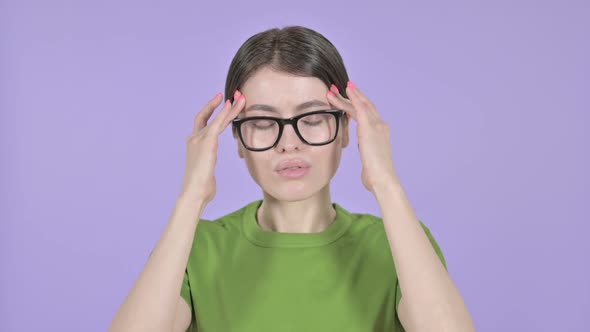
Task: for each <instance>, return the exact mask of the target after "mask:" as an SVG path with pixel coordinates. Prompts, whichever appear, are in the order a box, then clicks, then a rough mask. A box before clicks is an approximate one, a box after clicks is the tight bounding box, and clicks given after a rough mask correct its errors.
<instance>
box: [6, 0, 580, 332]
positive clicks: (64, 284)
mask: <svg viewBox="0 0 590 332" xmlns="http://www.w3.org/2000/svg"><path fill="white" fill-rule="evenodd" d="M589 7H590V6H589V4H588V2H585V1H552V2H548V1H543V2H540V1H518V2H515V1H501V2H498V1H495V2H493V3H488V4H474V3H473V2H468V1H466V2H465V3H458V2H449V1H446V2H444V4H442V3H436V2H435V3H431V4H428V5H426V4H417V3H411V4H410V3H402V2H395V3H391V2H385V1H384V2H383V4H376V3H361V2H360V1H356V2H354V3H346V4H345V3H344V2H342V1H296V2H291V3H290V4H287V3H282V2H281V4H279V2H277V1H248V2H234V3H228V2H218V3H214V2H207V3H202V2H199V1H191V2H188V1H182V2H175V3H172V2H165V1H158V2H156V1H151V2H149V3H148V2H146V1H127V2H125V3H122V2H116V1H101V2H89V1H88V2H85V3H82V2H81V1H78V2H75V1H12V3H7V2H3V3H2V4H1V7H0V22H1V23H0V24H1V30H0V31H1V34H2V39H1V43H2V44H1V48H2V49H1V53H0V56H1V58H0V66H1V67H0V69H1V71H0V73H1V74H0V77H1V80H0V82H1V86H0V88H1V95H0V97H1V99H0V109H1V118H0V123H1V126H0V129H1V130H0V133H1V136H0V137H1V142H2V144H1V151H0V152H1V154H0V158H1V179H0V180H1V185H0V194H1V196H0V197H1V206H0V212H1V215H0V217H1V224H0V227H1V228H0V232H1V233H0V234H1V238H0V239H1V242H0V257H1V262H0V271H1V274H0V292H1V295H0V330H1V331H36V330H41V331H105V330H106V329H107V327H108V325H109V324H110V321H111V319H112V318H113V316H114V314H115V312H116V310H117V309H118V308H119V306H120V305H121V303H122V301H123V300H124V298H125V296H126V295H127V293H128V291H129V290H130V288H131V286H132V285H133V283H134V281H135V279H136V278H137V276H138V274H139V273H140V271H141V270H142V267H143V264H144V263H145V261H146V259H147V256H148V253H149V252H150V250H151V249H152V247H153V246H154V245H155V243H156V241H157V240H158V238H159V237H160V235H161V232H162V231H163V229H164V226H165V224H166V222H167V220H168V218H169V217H170V214H171V211H172V208H173V204H174V202H175V199H176V197H177V195H178V192H179V189H180V184H181V180H182V175H183V171H184V160H185V138H186V136H187V135H188V134H189V133H190V130H191V129H192V120H193V117H194V115H195V114H196V113H197V112H198V111H199V110H200V109H201V107H202V106H203V105H204V103H205V102H206V101H207V100H208V99H209V98H211V97H212V96H213V95H214V94H215V93H216V92H218V91H223V87H224V82H225V75H226V74H227V69H228V66H229V63H230V61H231V59H232V57H233V55H234V54H235V52H236V51H237V49H238V47H239V46H240V45H241V44H242V43H243V42H244V41H245V40H246V39H247V38H248V37H249V36H251V35H253V34H255V33H257V32H260V31H262V30H265V29H267V28H270V27H282V26H286V25H291V24H299V25H305V26H308V27H310V28H313V29H316V30H317V31H319V32H321V33H323V34H324V35H325V36H326V37H327V38H328V39H330V40H331V41H332V42H333V43H334V44H335V45H336V47H338V49H339V50H340V52H341V54H342V56H343V58H344V61H345V64H346V66H347V68H348V70H349V74H350V77H351V79H352V80H353V81H354V82H355V83H356V84H357V85H358V86H359V87H360V88H361V89H363V90H364V91H365V92H366V94H367V95H368V96H369V98H371V99H372V100H373V101H374V102H375V103H376V105H377V107H378V111H379V113H380V114H381V116H382V117H383V118H385V119H386V121H387V122H388V123H389V124H390V127H391V129H392V147H393V157H394V163H395V167H396V169H397V171H398V173H399V175H400V179H401V181H402V184H403V185H404V188H405V190H406V193H407V195H408V196H409V198H410V201H411V202H412V205H413V207H414V209H415V210H416V213H417V215H418V216H419V218H420V219H421V220H423V221H424V222H425V224H426V225H427V226H429V227H430V229H431V230H432V232H433V234H434V236H435V238H436V239H437V241H438V242H439V244H440V245H441V248H442V250H443V252H444V254H445V256H446V258H447V261H448V265H449V271H450V274H451V276H452V278H453V280H454V281H455V283H456V284H457V286H458V287H459V290H460V291H461V294H462V295H463V297H464V299H465V301H466V304H467V305H468V307H469V310H470V312H471V314H472V317H473V319H474V321H475V324H476V326H477V328H478V330H479V331H588V330H589V329H590V318H589V316H590V315H589V314H590V268H589V260H588V258H587V255H586V254H587V253H588V252H590V245H589V244H588V231H590V227H589V226H588V221H589V220H588V197H590V193H589V187H590V183H589V182H590V181H589V176H588V174H587V171H588V169H590V165H589V164H590V163H589V158H588V142H589V141H590V140H589V134H588V124H589V123H588V122H589V121H588V120H589V116H588V112H589V105H590V103H589V93H588V91H589V87H590V84H589V83H590V82H589V77H590V75H589V74H590V70H589V69H590V66H589V61H588V59H590V47H589V40H590V38H589V36H588V35H589V33H588V32H589V31H590V23H589V22H590V15H589V14H590V8H589ZM215 114H217V111H216V113H215ZM355 128H356V123H353V125H352V128H351V129H352V131H351V138H352V141H351V144H350V146H349V148H348V149H346V150H345V152H344V154H343V157H342V162H341V165H340V169H339V170H338V173H337V175H336V177H335V178H334V181H333V182H332V192H333V200H334V201H337V202H340V203H341V204H342V205H343V206H345V207H346V208H347V209H349V210H351V211H353V212H368V213H373V214H375V215H379V216H381V212H380V210H379V206H378V205H377V203H376V201H375V199H374V197H373V196H372V195H371V194H370V193H369V192H368V191H366V190H365V188H364V187H363V185H362V183H361V180H360V171H361V163H360V157H359V154H358V151H357V149H356V142H357V141H356V130H355ZM216 176H217V179H218V191H217V196H216V197H215V199H214V201H213V202H211V203H210V204H209V206H207V208H206V210H205V212H204V214H203V218H211V219H212V218H216V217H218V216H221V215H223V214H226V213H228V212H230V211H233V210H235V209H237V208H239V207H241V206H243V205H245V204H247V203H248V202H250V201H252V200H254V199H258V198H260V197H262V194H261V190H260V188H259V187H258V186H257V185H256V184H255V183H254V181H253V180H252V179H251V178H250V176H249V173H248V171H247V168H246V166H245V164H244V162H243V160H241V159H239V158H238V156H237V152H236V143H235V141H234V140H233V138H232V137H231V133H230V131H229V128H227V130H226V131H224V133H223V134H222V136H221V138H220V151H219V158H218V164H217V168H216ZM236 188H239V190H236Z"/></svg>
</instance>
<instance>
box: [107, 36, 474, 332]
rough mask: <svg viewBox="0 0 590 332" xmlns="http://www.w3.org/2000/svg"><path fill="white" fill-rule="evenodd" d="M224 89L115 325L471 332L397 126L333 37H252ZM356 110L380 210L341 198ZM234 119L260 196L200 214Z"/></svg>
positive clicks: (209, 109) (204, 113)
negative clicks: (392, 130)
mask: <svg viewBox="0 0 590 332" xmlns="http://www.w3.org/2000/svg"><path fill="white" fill-rule="evenodd" d="M225 95H226V96H229V95H232V98H231V99H227V100H226V102H225V104H224V105H223V108H222V109H221V111H220V112H219V114H218V115H217V116H216V117H214V118H213V119H212V120H210V121H209V119H210V117H211V114H212V113H213V111H214V110H215V109H216V108H217V106H219V104H220V103H221V95H220V94H217V95H216V96H215V97H214V98H213V99H211V100H210V101H209V102H208V103H207V105H206V106H205V107H204V108H203V109H202V110H201V111H200V112H199V114H198V115H197V116H196V118H195V123H194V131H193V133H192V134H191V135H190V136H189V137H188V139H187V164H186V171H185V175H184V181H183V186H182V190H181V194H180V195H179V198H178V200H177V204H176V207H175V209H174V212H173V214H172V217H171V218H170V220H169V222H168V224H167V226H166V229H165V231H164V233H163V235H162V237H161V238H160V240H159V241H158V243H157V244H156V246H155V248H154V250H153V251H152V253H151V255H150V258H149V259H148V262H147V263H146V266H145V268H144V270H143V271H142V273H141V275H140V277H139V278H138V280H137V282H136V283H135V285H134V287H133V289H132V290H131V292H130V294H129V295H128V297H127V298H126V300H125V302H124V303H123V305H122V306H121V308H120V309H119V311H118V313H117V315H116V316H115V319H114V320H113V323H112V326H111V329H110V330H111V331H148V330H151V331H170V330H172V331H186V330H190V331H404V329H405V330H406V331H426V330H428V331H433V330H436V331H441V330H449V331H451V330H453V331H455V330H456V331H459V330H460V331H469V330H473V325H472V322H471V319H470V317H469V313H468V311H467V309H466V307H465V305H464V303H463V300H462V298H461V296H460V294H459V292H458V291H457V289H456V287H455V286H454V284H453V282H452V281H451V279H450V277H449V275H448V273H447V271H446V263H445V260H444V257H443V254H442V252H441V250H440V248H439V247H438V245H437V243H436V241H435V240H434V238H433V237H432V234H431V233H430V231H429V230H428V228H427V227H426V226H425V225H424V224H422V222H420V221H419V220H418V219H417V218H416V216H415V215H414V214H413V212H412V209H411V207H410V204H409V203H408V202H407V199H406V197H405V195H404V193H403V190H402V187H401V185H400V182H399V180H398V178H397V176H396V174H395V171H394V167H393V162H392V158H391V152H390V151H391V147H390V143H389V131H388V127H387V125H386V124H385V123H384V122H383V121H382V120H381V119H380V117H379V114H378V112H377V110H376V108H375V105H374V104H373V103H372V102H371V101H369V99H367V97H366V96H365V95H364V94H363V93H362V92H361V91H360V90H359V89H358V88H357V87H355V86H354V84H353V83H352V82H350V81H349V78H348V75H347V73H346V69H345V67H344V64H343V62H342V59H341V56H340V55H339V53H338V51H337V50H336V48H335V47H334V46H333V45H332V43H331V42H330V41H328V40H327V39H326V38H325V37H323V36H322V35H321V34H319V33H317V32H316V31H313V30H311V29H308V28H304V27H300V26H292V27H286V28H283V29H270V30H267V31H264V32H261V33H258V34H256V35H254V36H252V37H251V38H249V39H248V40H247V41H246V42H245V43H244V45H242V46H241V48H240V49H239V50H238V52H237V54H236V55H235V57H234V59H233V61H232V63H231V65H230V68H229V73H228V76H227V81H226V86H225ZM350 118H352V119H353V120H355V121H356V122H357V125H358V126H357V133H358V142H359V144H358V149H359V152H360V156H361V159H362V163H363V171H362V176H361V178H362V182H363V184H364V186H365V187H366V188H367V190H369V191H371V193H373V194H374V196H375V198H376V199H377V201H378V202H379V205H380V207H381V210H382V212H383V218H379V217H376V216H373V215H370V214H360V213H352V212H349V211H347V210H346V209H345V208H343V207H342V206H340V205H339V204H337V203H333V202H332V200H331V195H330V181H331V179H332V177H333V176H334V175H335V173H336V171H337V169H338V165H339V163H340V156H341V152H342V149H343V148H345V147H347V146H348V143H349V121H350ZM230 125H231V126H232V132H233V135H234V137H235V138H236V143H237V149H238V151H237V152H238V155H239V157H240V158H242V159H244V160H245V162H246V165H247V167H248V170H249V172H250V175H251V176H252V178H253V179H254V181H255V182H256V183H257V184H258V185H259V186H260V187H261V189H262V191H263V199H260V200H256V201H253V202H251V203H249V204H247V205H245V206H243V207H242V208H240V209H238V210H236V211H233V212H232V213H229V214H227V215H225V216H222V217H220V218H218V219H216V220H213V221H209V220H203V219H201V218H200V217H201V214H202V212H203V210H204V208H205V206H206V205H207V204H208V203H209V202H210V201H211V200H212V199H213V197H214V196H215V193H216V185H215V178H214V167H215V164H216V156H217V142H218V136H219V134H220V133H221V132H222V131H223V130H224V129H225V128H226V127H228V126H230ZM396 267H397V269H396ZM402 291H403V294H405V295H404V297H403V299H404V300H403V301H402V300H401V299H402ZM179 294H180V296H179Z"/></svg>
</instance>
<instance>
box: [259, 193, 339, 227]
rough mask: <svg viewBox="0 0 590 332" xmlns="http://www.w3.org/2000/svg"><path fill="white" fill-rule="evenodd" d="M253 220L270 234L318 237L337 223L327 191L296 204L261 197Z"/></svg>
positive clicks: (265, 196)
mask: <svg viewBox="0 0 590 332" xmlns="http://www.w3.org/2000/svg"><path fill="white" fill-rule="evenodd" d="M256 218H257V220H258V224H259V225H260V228H262V229H263V230H265V231H269V232H281V233H319V232H322V231H324V230H325V229H327V228H328V227H329V226H330V225H331V224H332V223H333V222H334V220H335V219H336V211H335V210H334V207H333V206H332V199H331V197H330V192H329V187H328V189H327V190H323V191H320V192H318V193H317V195H313V196H311V197H309V198H306V199H303V200H299V201H282V200H277V199H275V198H273V197H272V196H270V195H268V194H266V193H265V194H264V200H263V201H262V204H261V205H260V207H259V209H258V211H257V213H256Z"/></svg>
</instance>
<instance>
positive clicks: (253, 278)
mask: <svg viewBox="0 0 590 332" xmlns="http://www.w3.org/2000/svg"><path fill="white" fill-rule="evenodd" d="M261 203H262V200H256V201H254V202H251V203H249V204H247V205H245V206H243V207H242V208H240V209H238V210H236V211H234V212H232V213H230V214H227V215H225V216H223V217H220V218H218V219H216V220H213V221H209V220H205V219H201V220H200V221H199V224H198V226H197V231H196V232H195V238H194V240H193V247H192V249H191V253H190V257H189V261H188V264H187V267H186V270H185V276H184V281H183V285H182V290H181V296H182V297H183V298H184V299H185V300H186V302H187V303H188V304H189V306H190V307H191V311H192V320H191V325H190V327H189V329H188V331H200V332H210V331H211V332H234V331H239V332H249V331H252V332H254V331H255V332H266V331H269V332H270V331H272V332H276V331H281V332H288V331H297V332H300V331H323V332H328V331H338V332H345V331H354V332H358V331H404V329H403V327H402V325H401V323H400V321H399V318H398V316H397V314H396V311H397V310H396V309H397V305H398V303H399V300H400V298H401V290H400V287H399V284H398V280H397V275H396V272H395V266H394V262H393V257H392V255H391V250H390V248H389V243H388V240H387V237H386V233H385V228H384V226H383V220H382V218H380V217H376V216H374V215H371V214H359V213H351V212H348V211H347V210H345V209H344V208H343V207H342V206H340V205H339V204H338V203H332V205H333V206H334V208H335V210H336V219H335V221H334V222H333V223H332V224H331V225H330V226H329V227H328V228H327V229H326V230H324V231H323V232H320V233H281V232H268V231H265V230H263V229H262V228H260V226H259V225H258V223H257V221H256V211H257V209H258V207H259V206H260V204H261ZM420 224H421V225H422V227H423V228H424V231H425V232H426V234H427V235H428V238H429V239H430V241H431V243H432V245H433V247H434V249H435V250H436V253H437V254H438V256H439V257H440V259H441V261H442V262H443V264H444V265H445V268H446V262H445V259H444V257H443V254H442V252H441V250H440V248H439V246H438V244H437V243H436V241H435V240H434V238H433V237H432V234H431V233H430V230H429V229H428V228H427V227H426V226H425V225H424V224H423V223H422V222H420ZM394 303H395V305H394Z"/></svg>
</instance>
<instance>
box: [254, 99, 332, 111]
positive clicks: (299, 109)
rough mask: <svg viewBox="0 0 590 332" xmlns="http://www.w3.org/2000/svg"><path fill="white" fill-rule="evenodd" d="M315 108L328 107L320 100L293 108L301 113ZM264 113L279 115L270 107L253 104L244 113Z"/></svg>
mask: <svg viewBox="0 0 590 332" xmlns="http://www.w3.org/2000/svg"><path fill="white" fill-rule="evenodd" d="M315 106H330V105H328V104H326V103H325V102H323V101H321V100H317V99H314V100H310V101H306V102H305V103H303V104H299V105H297V107H295V110H296V111H297V112H300V111H303V110H305V109H307V108H311V107H315ZM254 110H257V111H265V112H273V113H279V111H278V110H277V109H276V108H275V107H274V106H271V105H266V104H254V105H250V106H248V108H246V110H245V111H244V112H250V111H254Z"/></svg>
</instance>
